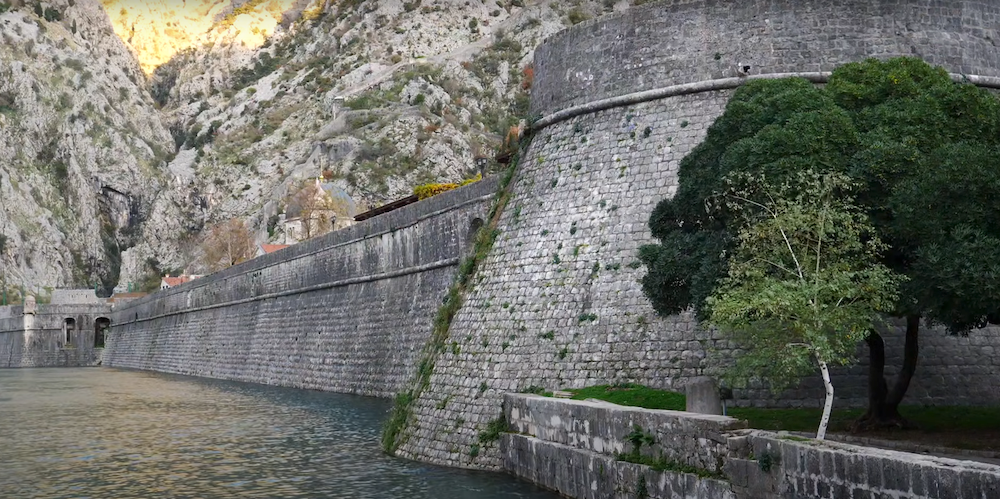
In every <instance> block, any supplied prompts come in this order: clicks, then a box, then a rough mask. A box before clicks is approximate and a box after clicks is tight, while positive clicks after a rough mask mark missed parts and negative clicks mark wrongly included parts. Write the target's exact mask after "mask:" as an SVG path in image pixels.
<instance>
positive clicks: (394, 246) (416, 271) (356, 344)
mask: <svg viewBox="0 0 1000 499" xmlns="http://www.w3.org/2000/svg"><path fill="white" fill-rule="evenodd" d="M496 189H497V179H496V178H487V179H484V180H482V181H479V182H476V183H474V184H471V185H468V186H465V187H462V188H460V189H456V190H454V191H450V192H446V193H443V194H439V195H437V196H434V197H432V198H430V199H427V200H424V201H421V202H419V203H416V204H412V205H409V206H406V207H404V208H401V209H398V210H395V211H392V212H389V213H386V214H383V215H380V216H377V217H375V218H372V219H370V220H366V221H364V222H361V223H358V224H356V225H354V226H352V227H349V228H346V229H343V230H339V231H336V232H332V233H329V234H327V235H325V236H321V237H317V238H314V239H310V240H308V241H306V242H303V243H299V244H297V245H294V246H292V247H289V248H286V249H283V250H280V251H278V252H275V253H271V254H267V255H264V256H260V257H257V258H255V259H253V260H250V261H248V262H245V263H242V264H239V265H236V266H234V267H231V268H229V269H226V270H224V271H222V272H218V273H215V274H212V275H210V276H207V277H204V278H201V279H198V280H195V281H191V282H189V283H186V284H183V285H181V286H178V287H175V288H171V289H168V290H162V291H158V292H156V293H154V294H152V295H150V296H148V297H146V298H142V299H138V300H135V301H131V302H126V303H123V304H120V305H116V308H115V310H114V313H113V316H112V333H111V336H110V338H109V340H108V348H107V350H106V351H105V353H104V365H106V366H112V367H125V368H134V369H144V370H152V371H162V372H170V373H178V374H187V375H194V376H205V377H211V378H222V379H231V380H238V381H249V382H255V383H265V384H271V385H282V386H290V387H297V388H309V389H320V390H329V391H336V392H343V393H356V394H361V395H373V396H378V397H390V396H393V395H394V394H396V393H397V392H398V391H400V390H401V389H402V387H403V385H404V384H405V382H406V381H407V380H408V379H409V378H410V376H411V375H412V373H413V371H414V370H415V364H416V360H415V359H416V357H417V355H418V353H419V352H420V350H421V349H422V348H423V346H424V344H425V343H426V341H427V339H428V337H429V335H430V330H431V321H432V320H433V317H434V314H435V312H436V311H437V308H438V306H439V305H440V304H441V299H442V298H443V297H444V295H445V293H446V292H447V289H448V286H449V285H450V284H451V281H452V278H453V276H454V274H455V269H456V266H457V265H458V262H459V258H460V257H461V256H463V254H464V252H465V251H466V249H467V248H468V247H469V246H470V245H469V241H470V239H471V238H472V236H473V235H474V233H475V230H476V229H477V228H478V227H479V226H481V225H482V223H483V220H484V219H485V218H486V216H487V211H488V210H489V206H490V203H491V201H492V199H493V196H494V194H495V192H496Z"/></svg>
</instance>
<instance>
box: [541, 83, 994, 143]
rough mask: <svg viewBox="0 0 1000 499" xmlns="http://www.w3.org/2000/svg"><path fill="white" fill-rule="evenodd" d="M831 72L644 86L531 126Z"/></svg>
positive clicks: (988, 86)
mask: <svg viewBox="0 0 1000 499" xmlns="http://www.w3.org/2000/svg"><path fill="white" fill-rule="evenodd" d="M831 74H832V73H831V72H829V71H816V72H796V73H765V74H755V75H749V76H742V77H731V78H718V79H714V80H704V81H696V82H691V83H681V84H678V85H670V86H667V87H660V88H653V89H650V90H643V91H640V92H632V93H629V94H624V95H617V96H614V97H608V98H605V99H598V100H595V101H591V102H587V103H584V104H579V105H576V106H571V107H568V108H566V109H561V110H559V111H556V112H554V113H551V114H549V115H548V116H544V117H542V118H541V119H539V120H538V121H536V122H534V123H533V124H532V125H531V129H532V130H534V131H538V130H541V129H543V128H545V127H547V126H550V125H553V124H555V123H559V122H560V121H566V120H568V119H571V118H575V117H577V116H580V115H583V114H591V113H596V112H598V111H604V110H606V109H612V108H616V107H623V106H631V105H634V104H640V103H643V102H649V101H653V100H659V99H666V98H669V97H676V96H679V95H687V94H695V93H700V92H713V91H718V90H732V89H734V88H737V87H739V86H741V85H743V84H744V83H746V82H748V81H754V80H778V79H782V78H803V79H806V80H809V81H810V82H812V83H817V84H823V83H827V82H828V81H829V80H830V75H831ZM949 76H951V79H952V80H954V81H956V82H967V83H971V84H973V85H976V86H979V87H984V88H994V89H1000V78H997V77H993V76H980V75H964V74H958V73H949Z"/></svg>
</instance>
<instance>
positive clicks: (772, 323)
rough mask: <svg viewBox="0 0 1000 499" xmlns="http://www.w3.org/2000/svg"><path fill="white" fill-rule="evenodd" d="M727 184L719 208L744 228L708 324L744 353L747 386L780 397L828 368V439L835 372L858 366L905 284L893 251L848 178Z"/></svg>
mask: <svg viewBox="0 0 1000 499" xmlns="http://www.w3.org/2000/svg"><path fill="white" fill-rule="evenodd" d="M725 182H726V183H727V184H728V185H729V187H728V188H727V190H726V192H725V193H724V194H723V196H722V197H721V198H720V199H718V200H715V204H720V205H722V206H723V207H724V208H725V209H727V210H728V211H729V212H730V213H731V214H732V216H733V218H734V219H736V221H737V223H738V224H739V225H740V226H741V228H740V229H739V230H738V232H737V235H736V238H735V248H734V251H733V254H732V256H731V257H730V259H729V271H728V274H727V275H726V276H725V277H724V278H722V279H721V281H720V282H719V285H718V286H717V287H716V288H715V290H714V292H713V293H712V295H711V296H709V297H708V298H707V299H706V304H707V306H708V311H709V317H708V323H709V324H712V325H714V326H717V327H718V328H719V329H720V330H721V331H722V332H723V333H724V334H725V335H726V336H727V337H728V338H729V339H731V340H733V341H735V342H736V343H737V344H738V345H739V346H740V348H741V349H742V350H743V352H744V353H743V354H742V355H740V356H738V357H737V359H736V364H735V368H734V369H733V370H732V371H731V380H732V381H734V384H735V385H737V386H741V385H743V384H745V382H746V381H748V380H751V379H764V380H767V381H768V382H769V384H770V386H771V389H772V390H776V391H779V390H782V389H784V388H786V387H788V386H789V385H791V384H793V383H795V382H796V381H798V379H799V378H801V377H802V376H804V375H806V374H809V373H810V372H815V369H816V367H818V368H819V371H820V373H821V374H822V377H823V383H824V385H825V387H826V404H825V405H824V408H823V417H822V419H821V420H820V424H819V430H818V431H817V435H816V438H818V439H820V440H822V439H823V438H824V437H825V436H826V428H827V425H828V423H829V421H830V411H831V410H832V409H833V393H834V390H833V383H832V381H831V380H830V371H829V369H828V366H829V365H831V364H834V365H837V364H839V365H844V364H847V363H849V362H852V361H853V360H854V359H853V357H854V352H855V350H856V349H857V345H858V343H859V342H860V341H862V340H863V339H864V338H865V336H867V335H868V332H869V331H871V329H872V327H873V322H874V321H877V320H878V319H879V317H880V316H879V314H880V313H883V312H888V311H891V310H892V307H893V305H894V303H895V299H896V291H897V288H898V286H899V282H900V280H901V279H900V278H899V277H898V276H896V275H895V274H894V273H893V272H892V271H891V270H889V268H888V267H886V266H885V265H882V264H881V263H879V259H880V257H881V254H882V252H883V251H884V250H885V248H886V246H885V245H884V244H883V243H882V242H881V241H880V240H879V239H878V236H877V235H876V234H875V229H874V227H872V226H871V224H870V223H869V221H868V217H867V216H866V215H865V213H864V212H863V211H861V210H860V209H859V208H858V207H856V206H855V205H854V204H853V198H852V195H851V184H852V182H851V180H850V179H849V178H848V177H847V176H846V175H843V174H838V173H828V174H825V175H817V174H815V173H812V172H801V173H800V174H799V175H798V176H797V178H793V179H792V180H791V181H790V182H786V183H784V184H781V185H777V186H772V185H768V183H767V182H766V180H765V178H764V177H762V176H745V175H740V174H739V172H734V174H731V175H729V176H728V177H727V178H726V179H725ZM710 206H711V204H710Z"/></svg>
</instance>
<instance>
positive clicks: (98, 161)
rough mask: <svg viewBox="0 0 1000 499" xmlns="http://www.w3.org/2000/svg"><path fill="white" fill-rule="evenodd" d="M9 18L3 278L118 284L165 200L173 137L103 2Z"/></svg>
mask: <svg viewBox="0 0 1000 499" xmlns="http://www.w3.org/2000/svg"><path fill="white" fill-rule="evenodd" d="M0 12H2V13H0V37H2V39H3V43H2V44H0V243H2V245H0V249H2V251H0V281H5V283H6V284H7V285H8V286H11V287H17V288H20V287H21V286H22V285H23V286H24V287H26V288H28V289H31V290H35V291H41V289H42V288H43V287H46V286H48V287H54V286H68V285H77V286H92V285H94V283H95V282H97V283H103V284H112V283H114V282H116V281H117V280H118V267H119V265H120V261H121V256H122V255H121V254H122V251H123V250H124V249H125V248H127V247H129V246H132V245H134V244H135V242H136V241H138V240H139V239H140V238H141V237H143V235H142V225H143V222H144V220H146V219H149V218H150V217H151V216H152V212H153V210H152V207H153V206H154V205H155V204H156V203H157V202H158V199H159V198H160V197H163V196H164V194H163V193H164V189H163V187H164V184H165V182H166V181H167V180H168V178H167V177H166V176H165V175H164V174H163V166H164V160H166V159H167V158H168V157H170V156H172V155H173V152H174V145H173V141H172V140H171V137H170V134H169V132H168V131H167V129H166V127H165V126H164V125H163V124H162V121H161V119H160V114H159V113H158V112H157V111H156V108H155V105H154V102H153V99H152V98H151V97H150V95H149V92H148V91H147V90H146V87H147V82H146V80H145V76H144V74H143V72H142V71H141V70H140V68H139V65H138V64H137V63H136V61H135V58H134V56H133V55H132V54H131V53H130V52H129V50H128V48H127V47H126V46H125V45H124V44H123V43H122V42H121V41H120V40H119V39H118V38H117V37H115V36H114V33H113V32H112V30H111V26H110V24H109V23H108V22H107V16H106V15H105V13H104V11H103V9H102V8H101V6H100V5H99V4H97V3H96V2H84V1H78V2H73V1H72V0H70V1H69V2H51V3H45V4H37V3H29V4H27V5H23V4H11V3H6V1H0ZM170 218H171V219H172V220H173V221H174V222H172V223H176V221H177V220H179V219H180V218H179V217H177V216H172V217H170ZM0 284H2V282H0ZM42 293H43V294H44V292H42Z"/></svg>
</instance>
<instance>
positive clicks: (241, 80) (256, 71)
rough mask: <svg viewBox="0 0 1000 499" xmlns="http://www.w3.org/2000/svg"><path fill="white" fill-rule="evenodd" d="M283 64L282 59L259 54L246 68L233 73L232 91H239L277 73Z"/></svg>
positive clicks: (265, 53) (264, 53) (262, 53)
mask: <svg viewBox="0 0 1000 499" xmlns="http://www.w3.org/2000/svg"><path fill="white" fill-rule="evenodd" d="M283 63H284V59H283V58H279V57H272V56H271V54H269V53H267V52H261V53H260V55H258V56H257V57H256V58H255V59H254V62H253V65H252V66H251V67H248V68H240V69H239V70H237V71H235V72H234V73H233V80H232V87H233V90H241V89H243V88H245V87H247V86H248V85H251V84H252V83H254V82H256V81H257V80H259V79H261V78H263V77H265V76H267V75H269V74H271V73H273V72H275V71H277V69H278V68H279V67H281V65H282V64H283Z"/></svg>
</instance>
